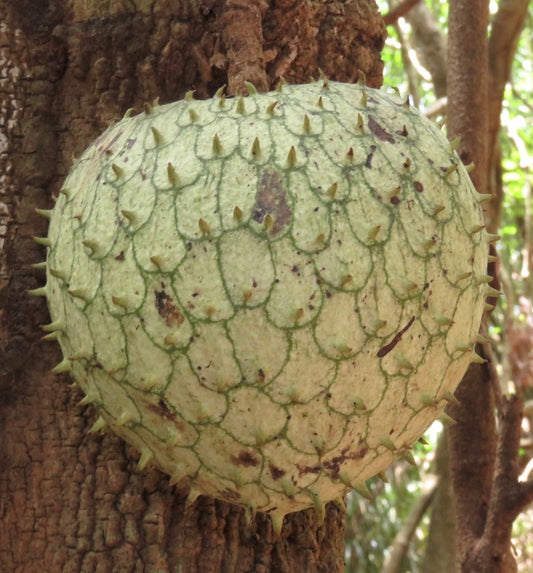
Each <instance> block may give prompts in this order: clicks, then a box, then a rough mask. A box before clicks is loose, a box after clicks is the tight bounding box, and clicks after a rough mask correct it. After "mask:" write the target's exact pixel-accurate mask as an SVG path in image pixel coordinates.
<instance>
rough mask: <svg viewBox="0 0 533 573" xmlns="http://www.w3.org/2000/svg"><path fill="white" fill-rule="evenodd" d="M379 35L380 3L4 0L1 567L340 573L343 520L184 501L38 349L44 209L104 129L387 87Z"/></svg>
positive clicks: (0, 28)
mask: <svg viewBox="0 0 533 573" xmlns="http://www.w3.org/2000/svg"><path fill="white" fill-rule="evenodd" d="M384 35H385V30H384V26H383V23H382V21H381V18H380V17H379V15H378V13H377V10H376V7H375V5H374V2H373V0H367V1H362V0H353V1H329V2H323V1H319V0H317V1H310V2H295V1H291V0H283V1H282V0H277V1H270V2H267V1H263V2H256V1H250V0H228V1H226V2H222V1H221V0H202V1H200V0H198V1H187V0H172V1H171V0H159V1H155V0H142V1H141V0H139V1H136V2H128V1H126V0H111V1H108V2H97V1H94V2H85V1H82V0H71V1H68V2H67V1H66V0H56V1H55V2H47V1H45V0H4V1H3V2H2V3H1V4H0V58H1V60H0V61H2V70H1V73H0V104H1V105H0V129H1V133H0V181H1V188H0V193H1V194H2V195H1V196H0V217H4V218H5V220H3V219H2V221H1V222H0V247H3V249H2V251H1V252H0V288H1V291H0V292H1V297H0V310H1V313H2V314H1V317H2V323H1V327H0V515H1V517H2V527H1V528H0V571H2V572H4V571H5V572H6V573H7V572H13V571H20V572H26V571H27V572H34V571H64V572H69V571H70V572H79V571H82V572H84V573H85V572H92V571H98V572H99V573H100V572H102V573H103V572H108V571H109V572H111V571H120V572H125V571H181V572H183V573H194V572H201V573H216V572H227V573H231V572H245V571H247V572H250V571H254V572H257V573H259V572H265V573H266V572H270V571H272V572H274V571H276V572H287V573H288V572H292V573H295V572H296V573H298V572H299V571H301V572H304V571H305V572H308V573H313V572H319V571H321V572H328V573H331V572H335V571H341V570H342V568H343V547H344V544H343V521H344V511H343V509H342V508H341V507H339V506H338V505H335V504H330V505H329V506H328V508H327V512H326V517H325V520H324V523H323V524H320V523H319V522H318V520H317V517H316V516H315V515H314V513H313V512H312V511H305V512H300V513H298V514H294V515H292V516H290V517H289V518H287V519H286V520H285V527H284V528H283V531H282V533H281V535H279V536H276V535H274V533H273V531H272V526H271V524H270V521H269V520H268V519H267V518H266V517H265V516H263V515H257V516H256V517H255V519H253V520H252V521H251V522H249V521H248V519H247V517H246V516H245V514H244V513H243V511H242V510H241V509H239V508H238V507H235V506H231V505H229V504H227V503H222V502H219V501H214V500H212V499H208V498H203V497H202V498H200V499H199V500H197V502H196V503H194V504H193V505H191V506H190V507H186V496H187V492H183V491H176V489H175V488H174V487H172V486H170V485H169V481H168V478H167V477H166V476H164V475H163V474H161V473H159V472H158V471H156V470H155V469H149V470H145V471H140V470H138V469H137V467H136V462H135V460H136V458H137V456H136V454H135V453H134V452H133V450H131V449H130V448H129V447H128V446H126V445H125V444H124V443H123V442H122V441H121V440H120V439H118V438H116V437H114V436H112V435H104V436H101V435H97V434H90V433H89V432H88V429H89V428H90V427H91V425H92V423H93V422H94V419H95V415H94V412H93V411H92V409H91V408H90V407H84V406H79V405H77V402H78V401H79V400H80V397H81V396H80V395H79V394H78V393H77V391H76V390H75V389H71V388H69V387H68V385H67V382H68V380H67V379H66V378H64V377H60V378H57V377H54V376H52V375H50V374H49V370H50V368H51V367H52V366H53V365H54V364H55V363H57V362H58V360H59V355H60V353H59V349H58V347H57V346H56V344H54V343H50V342H43V341H41V336H42V334H43V333H42V332H40V331H39V325H42V324H46V323H47V322H49V319H48V316H47V311H46V307H45V303H44V301H43V300H42V299H40V298H34V297H28V296H27V295H26V291H27V290H28V289H32V288H36V287H38V286H40V285H41V284H42V282H43V280H44V277H43V275H42V271H41V270H39V269H35V268H33V267H32V266H31V265H32V264H35V263H39V262H40V261H42V260H43V258H44V252H43V248H42V247H41V246H39V245H38V244H37V243H35V242H34V241H33V240H32V237H33V236H45V235H46V224H45V221H44V220H43V219H41V218H40V217H39V216H38V215H37V214H36V213H35V212H34V208H35V207H41V208H47V207H49V206H50V205H51V201H52V195H53V194H54V193H56V192H57V191H58V189H59V188H60V185H61V183H62V180H63V179H64V177H65V175H66V173H67V172H68V170H69V168H70V166H71V164H72V156H73V155H76V154H79V153H80V152H81V151H82V150H83V149H84V148H85V147H86V146H87V144H88V143H89V142H90V141H91V140H92V139H93V138H94V137H95V136H96V135H98V134H99V133H100V132H101V131H102V130H103V129H104V128H105V127H107V126H108V125H109V124H110V123H111V122H113V121H115V120H117V119H118V118H120V117H121V115H122V114H123V113H124V111H125V110H126V109H127V108H129V107H133V108H135V109H137V110H140V109H141V108H142V106H143V104H144V103H145V102H151V101H152V100H154V98H156V97H158V98H159V99H160V100H161V102H165V101H169V100H173V99H178V98H181V97H182V96H183V95H184V94H185V92H187V91H189V90H191V89H194V90H195V94H196V97H208V96H210V95H212V94H213V93H214V92H215V91H216V89H218V88H219V87H220V86H222V85H223V84H228V89H229V91H230V93H236V92H238V91H239V90H240V89H241V88H242V85H243V81H244V80H252V81H254V82H255V83H256V85H257V86H258V88H259V89H268V88H272V87H273V86H274V85H275V84H276V83H277V82H278V81H279V78H280V77H281V76H284V77H285V79H286V80H287V81H288V82H289V83H300V82H304V81H307V80H308V79H309V78H310V76H317V75H318V73H319V68H321V69H322V70H324V72H325V74H326V75H327V76H329V77H330V78H332V79H336V80H341V81H349V82H353V81H355V80H356V79H357V75H358V70H362V71H363V72H364V73H365V75H366V78H367V83H368V84H369V85H371V86H374V87H378V86H379V85H380V84H381V80H382V63H381V61H380V50H381V48H382V46H383V42H384Z"/></svg>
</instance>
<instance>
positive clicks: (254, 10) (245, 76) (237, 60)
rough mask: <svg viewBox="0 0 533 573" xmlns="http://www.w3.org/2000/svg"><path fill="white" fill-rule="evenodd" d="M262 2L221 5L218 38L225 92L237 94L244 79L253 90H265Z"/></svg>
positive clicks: (236, 0)
mask: <svg viewBox="0 0 533 573" xmlns="http://www.w3.org/2000/svg"><path fill="white" fill-rule="evenodd" d="M265 7H266V5H265V3H264V2H256V1H255V0H226V1H225V2H224V6H223V8H222V14H221V21H222V40H223V42H224V45H225V48H226V55H227V58H228V93H229V94H230V95H235V94H238V93H241V92H242V91H243V90H244V89H245V88H244V82H251V83H252V84H254V85H255V87H256V88H257V90H259V91H261V92H265V91H267V90H268V80H267V76H266V68H265V58H264V55H263V23H262V12H261V9H264V8H265Z"/></svg>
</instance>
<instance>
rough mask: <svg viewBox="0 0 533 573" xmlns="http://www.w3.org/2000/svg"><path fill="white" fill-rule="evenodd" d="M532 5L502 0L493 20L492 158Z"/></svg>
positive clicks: (525, 0)
mask: <svg viewBox="0 0 533 573" xmlns="http://www.w3.org/2000/svg"><path fill="white" fill-rule="evenodd" d="M528 4H529V0H500V2H499V4H498V11H497V12H496V14H495V16H494V18H493V20H492V30H491V34H490V40H489V65H490V72H491V73H490V89H489V147H488V150H489V159H492V158H493V157H494V153H495V147H496V143H497V138H498V132H499V130H500V114H501V110H502V100H503V92H504V89H505V85H506V83H507V82H508V81H509V79H510V77H511V67H512V64H513V59H514V56H515V53H516V47H517V44H518V39H519V37H520V33H521V31H522V29H523V27H524V23H525V21H526V17H527V10H528ZM490 163H491V161H489V164H490Z"/></svg>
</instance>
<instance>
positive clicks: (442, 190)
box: [44, 82, 488, 524]
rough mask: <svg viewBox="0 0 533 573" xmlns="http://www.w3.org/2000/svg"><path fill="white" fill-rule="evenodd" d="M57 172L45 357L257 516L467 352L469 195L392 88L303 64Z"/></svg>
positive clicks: (343, 468) (481, 269) (169, 467)
mask: <svg viewBox="0 0 533 573" xmlns="http://www.w3.org/2000/svg"><path fill="white" fill-rule="evenodd" d="M65 188H68V189H69V193H68V194H67V193H65V194H60V196H59V198H58V200H57V202H56V205H55V208H54V210H53V214H52V217H51V222H50V229H49V234H48V240H47V241H46V244H47V245H48V246H47V248H48V273H47V275H48V276H47V279H48V282H47V284H46V286H45V287H44V292H45V293H46V294H47V297H48V302H49V307H50V314H51V316H52V321H53V322H52V324H56V323H57V324H61V325H62V328H61V329H60V330H57V337H58V339H59V342H60V344H61V347H62V349H63V354H64V356H65V360H66V361H65V362H64V363H62V364H63V366H62V367H61V368H60V370H61V371H64V370H65V369H66V366H65V365H68V366H69V369H70V370H71V373H72V375H73V376H74V378H75V379H76V381H77V383H78V385H79V386H80V387H81V388H82V389H83V390H84V391H85V392H86V394H87V400H86V402H90V403H93V404H94V406H95V407H96V408H97V409H98V411H99V414H100V416H101V418H102V421H101V422H100V425H104V422H105V424H106V425H108V426H109V427H110V428H111V429H112V430H114V431H115V432H116V433H117V434H119V435H120V436H122V437H123V438H124V439H125V440H126V441H128V442H130V443H131V444H133V445H134V446H136V447H137V448H138V449H139V450H140V451H141V452H142V456H141V460H142V465H143V466H144V465H146V464H147V463H149V462H153V463H155V464H156V465H157V466H158V467H159V468H161V469H162V470H163V471H165V472H166V473H168V474H169V475H170V476H172V480H173V482H177V483H179V484H180V485H183V486H190V487H191V488H193V490H194V491H195V492H197V493H204V494H207V495H211V496H214V497H217V498H221V499H224V500H227V501H230V502H234V503H237V504H242V505H244V506H246V507H248V508H249V509H251V510H252V511H255V510H259V511H269V512H272V513H273V515H274V521H275V522H276V523H278V524H279V523H281V521H280V520H281V518H282V516H283V515H284V514H285V513H287V512H291V511H297V510H300V509H304V508H307V507H311V506H315V507H316V506H317V504H319V505H320V504H322V503H324V502H327V501H329V500H332V499H334V498H338V497H339V496H341V495H342V494H343V493H345V492H346V491H347V489H348V488H350V487H351V486H353V487H356V488H358V489H360V490H361V488H362V487H363V485H364V482H365V480H366V479H367V478H369V477H371V476H373V475H375V474H378V473H379V472H381V471H382V470H383V469H384V468H386V467H387V466H388V465H389V464H390V463H391V462H392V461H393V460H394V459H396V458H398V457H402V456H405V453H406V452H407V451H408V450H407V448H408V447H409V446H410V445H411V444H412V443H414V442H415V441H416V440H418V439H419V438H420V436H421V435H422V434H423V433H424V431H425V430H426V428H427V427H428V426H429V424H431V422H432V421H433V420H435V419H436V418H439V417H442V415H443V410H444V408H445V406H446V404H447V402H448V401H449V400H450V396H453V391H454V390H455V388H456V386H457V384H458V383H459V381H460V379H461V377H462V375H463V373H464V372H465V370H466V368H467V366H468V364H469V363H470V361H471V360H472V357H473V356H474V357H475V355H473V354H472V350H471V349H472V346H473V344H474V341H475V337H476V335H477V332H478V326H479V323H480V319H481V316H482V313H483V310H484V305H485V296H486V294H487V283H486V281H485V279H484V277H485V275H486V267H487V251H488V249H487V245H488V237H487V233H486V232H485V230H484V229H483V227H482V225H483V216H482V212H481V210H480V206H479V195H478V194H477V193H476V191H475V190H474V188H473V186H472V185H471V183H470V180H469V178H468V175H467V173H466V171H465V169H464V167H463V165H462V164H461V162H460V160H459V157H458V156H457V154H456V153H455V151H454V150H453V145H452V146H450V144H449V142H448V141H447V140H446V139H445V137H444V136H443V135H442V134H441V133H440V131H439V130H438V129H437V128H436V127H435V126H434V125H433V124H432V123H430V122H429V121H428V120H426V119H425V118H424V117H423V116H422V115H421V114H420V113H419V112H418V111H416V110H415V109H413V108H411V107H409V106H406V105H405V104H404V103H403V102H402V101H400V100H399V99H398V98H397V97H396V96H394V95H389V94H386V93H384V92H382V91H377V90H373V89H370V88H366V87H364V86H359V85H347V84H341V83H335V82H329V83H327V84H326V85H323V83H322V82H317V83H313V84H309V85H300V86H285V87H283V89H282V91H278V92H275V93H269V94H253V95H251V96H249V97H246V98H244V99H233V100H231V99H226V100H225V105H224V106H220V105H219V100H218V99H216V98H215V99H213V100H206V101H194V100H192V99H191V98H188V99H186V100H185V101H181V102H178V103H174V104H169V105H164V106H160V107H154V108H152V109H151V112H150V113H149V114H146V113H143V114H141V115H138V116H136V117H128V118H125V119H123V120H122V121H121V122H119V123H118V124H116V125H114V126H113V127H111V128H110V129H109V130H108V131H106V132H105V133H104V134H103V135H102V136H101V137H100V138H99V139H98V140H96V141H95V142H94V143H93V144H92V145H91V146H90V147H89V148H88V150H87V151H86V152H85V153H84V154H83V155H82V157H81V158H80V159H79V160H78V161H77V163H76V165H75V166H74V168H73V170H72V172H71V173H70V175H69V176H68V179H67V181H66V182H65ZM80 293H83V295H82V294H80Z"/></svg>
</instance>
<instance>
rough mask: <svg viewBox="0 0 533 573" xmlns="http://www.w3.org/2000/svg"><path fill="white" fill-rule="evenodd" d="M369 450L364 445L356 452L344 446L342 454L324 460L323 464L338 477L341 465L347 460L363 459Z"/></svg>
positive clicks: (334, 477)
mask: <svg viewBox="0 0 533 573" xmlns="http://www.w3.org/2000/svg"><path fill="white" fill-rule="evenodd" d="M367 452H368V447H363V448H361V449H360V450H357V451H355V452H350V451H349V448H344V449H343V450H342V451H341V452H340V455H338V456H335V457H333V458H331V460H324V461H323V462H322V465H323V466H324V469H325V470H326V471H327V472H328V473H330V474H331V477H333V479H338V477H339V472H340V469H341V466H342V464H343V463H344V462H345V461H346V460H361V459H363V458H364V457H365V456H366V454H367Z"/></svg>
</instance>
